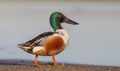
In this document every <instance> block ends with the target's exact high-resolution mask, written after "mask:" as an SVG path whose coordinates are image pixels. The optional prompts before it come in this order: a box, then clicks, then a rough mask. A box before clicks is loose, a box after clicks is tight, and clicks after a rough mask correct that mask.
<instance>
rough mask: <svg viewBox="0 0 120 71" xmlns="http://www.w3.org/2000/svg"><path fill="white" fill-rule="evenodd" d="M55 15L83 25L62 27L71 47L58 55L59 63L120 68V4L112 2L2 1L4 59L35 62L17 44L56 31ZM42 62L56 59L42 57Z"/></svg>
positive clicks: (0, 46)
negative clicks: (54, 25)
mask: <svg viewBox="0 0 120 71" xmlns="http://www.w3.org/2000/svg"><path fill="white" fill-rule="evenodd" d="M54 11H59V12H62V13H63V14H65V15H66V16H67V17H69V18H70V19H72V20H74V21H76V22H78V23H80V25H76V26H73V25H67V24H63V25H62V26H63V27H64V28H65V29H66V30H67V31H68V33H69V35H70V43H69V45H68V47H67V48H66V49H65V50H64V51H63V52H62V53H61V54H59V55H57V62H65V63H73V64H92V65H107V66H120V2H119V1H108V0H107V1H99V0H96V1H78V0H73V1H72V0H71V1H67V0H65V1H64V0H61V1H55V0H49V1H47V0H45V1H44V0H26V1H24V0H23V1H22V0H21V1H20V0H15V1H12V0H11V1H0V40H1V41H0V59H19V60H20V59H22V60H34V55H32V54H28V53H26V52H24V51H23V50H21V49H20V48H18V47H17V44H19V43H22V42H25V41H27V40H30V39H32V38H34V37H36V36H37V35H39V34H40V33H42V32H45V31H53V30H52V28H51V27H50V24H49V16H50V14H51V13H52V12H54ZM39 61H52V59H51V57H41V56H40V57H39Z"/></svg>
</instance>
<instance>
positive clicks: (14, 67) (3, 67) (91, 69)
mask: <svg viewBox="0 0 120 71" xmlns="http://www.w3.org/2000/svg"><path fill="white" fill-rule="evenodd" d="M39 63H41V65H40V66H39V67H35V66H34V65H33V61H24V60H0V71H120V67H110V66H95V65H75V64H62V63H59V64H58V66H57V67H53V66H52V63H49V62H48V63H45V62H44V63H43V62H39ZM63 65H64V66H63Z"/></svg>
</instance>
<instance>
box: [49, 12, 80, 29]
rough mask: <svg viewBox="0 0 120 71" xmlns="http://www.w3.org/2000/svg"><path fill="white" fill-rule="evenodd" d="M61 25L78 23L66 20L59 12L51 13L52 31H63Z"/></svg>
mask: <svg viewBox="0 0 120 71" xmlns="http://www.w3.org/2000/svg"><path fill="white" fill-rule="evenodd" d="M61 23H68V24H73V25H78V23H76V22H74V21H72V20H70V19H69V18H67V17H66V16H64V15H63V14H62V13H60V12H54V13H52V14H51V16H50V24H51V26H52V28H53V29H54V31H56V30H57V29H63V28H62V26H61Z"/></svg>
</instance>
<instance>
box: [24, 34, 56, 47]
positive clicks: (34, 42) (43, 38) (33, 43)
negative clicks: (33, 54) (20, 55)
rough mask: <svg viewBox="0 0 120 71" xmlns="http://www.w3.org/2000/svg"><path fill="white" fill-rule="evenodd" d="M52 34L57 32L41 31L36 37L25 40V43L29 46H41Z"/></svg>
mask: <svg viewBox="0 0 120 71" xmlns="http://www.w3.org/2000/svg"><path fill="white" fill-rule="evenodd" d="M54 34H58V33H57V32H45V33H42V34H40V35H38V36H37V37H35V38H33V39H31V40H29V41H27V42H26V43H27V44H28V45H29V46H30V47H35V46H43V45H44V42H45V41H46V39H47V38H49V37H50V36H52V35H54Z"/></svg>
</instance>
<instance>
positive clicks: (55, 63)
mask: <svg viewBox="0 0 120 71" xmlns="http://www.w3.org/2000/svg"><path fill="white" fill-rule="evenodd" d="M52 59H53V62H54V65H53V66H54V67H55V66H57V62H56V58H55V55H52Z"/></svg>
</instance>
